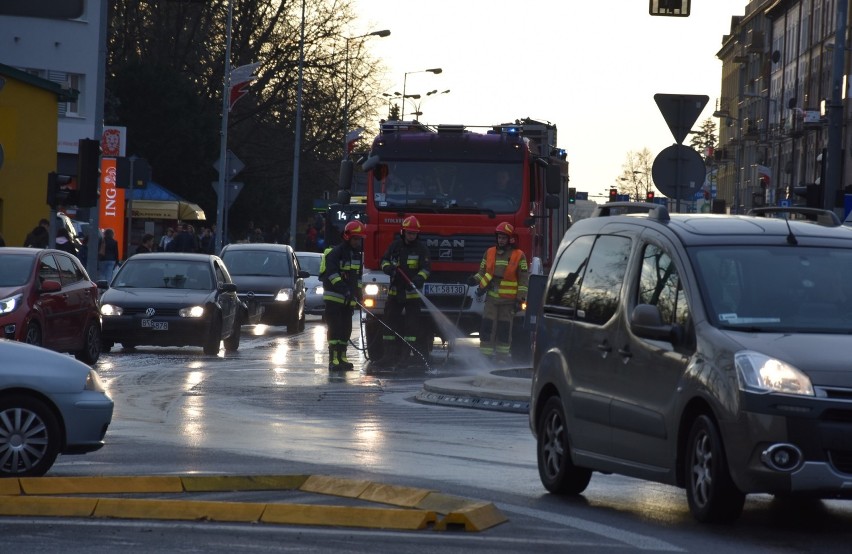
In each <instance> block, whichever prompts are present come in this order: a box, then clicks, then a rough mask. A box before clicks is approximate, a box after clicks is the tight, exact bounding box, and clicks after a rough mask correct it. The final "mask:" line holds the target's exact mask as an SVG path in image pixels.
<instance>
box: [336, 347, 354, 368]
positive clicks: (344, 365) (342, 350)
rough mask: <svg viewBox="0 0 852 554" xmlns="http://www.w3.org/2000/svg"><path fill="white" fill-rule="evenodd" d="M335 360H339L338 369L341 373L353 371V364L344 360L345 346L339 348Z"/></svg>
mask: <svg viewBox="0 0 852 554" xmlns="http://www.w3.org/2000/svg"><path fill="white" fill-rule="evenodd" d="M337 359H338V360H340V369H342V370H343V371H352V370H353V369H355V364H353V363H352V362H350V361H349V360H348V359H347V358H346V345H345V344H344V345H343V346H341V347H339V353H338V356H337Z"/></svg>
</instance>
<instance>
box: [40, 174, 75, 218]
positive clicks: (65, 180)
mask: <svg viewBox="0 0 852 554" xmlns="http://www.w3.org/2000/svg"><path fill="white" fill-rule="evenodd" d="M70 183H71V177H70V176H68V175H57V174H56V173H55V172H53V171H51V172H50V173H48V174H47V205H48V206H50V207H51V209H54V210H55V209H56V208H57V207H59V206H73V205H75V204H76V203H77V194H76V191H74V190H73V189H71V188H69V187H68V185H69V184H70Z"/></svg>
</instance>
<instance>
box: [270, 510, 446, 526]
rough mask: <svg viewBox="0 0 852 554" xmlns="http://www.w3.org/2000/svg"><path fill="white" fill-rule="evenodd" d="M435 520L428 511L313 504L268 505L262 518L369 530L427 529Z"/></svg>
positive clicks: (275, 521) (300, 523) (297, 523)
mask: <svg viewBox="0 0 852 554" xmlns="http://www.w3.org/2000/svg"><path fill="white" fill-rule="evenodd" d="M435 519H436V516H435V513H434V512H429V511H426V510H399V509H393V508H361V507H351V506H345V507H344V506H313V505H309V504H268V505H267V507H266V511H265V512H263V516H262V517H261V519H260V521H261V522H263V523H286V524H290V525H326V526H327V525H334V526H338V527H363V528H370V529H402V530H405V529H407V530H418V529H425V528H426V526H427V525H429V524H430V523H434V522H435Z"/></svg>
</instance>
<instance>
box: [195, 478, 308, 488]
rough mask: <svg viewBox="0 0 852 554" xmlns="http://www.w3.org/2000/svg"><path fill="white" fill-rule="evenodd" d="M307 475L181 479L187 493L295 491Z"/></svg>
mask: <svg viewBox="0 0 852 554" xmlns="http://www.w3.org/2000/svg"><path fill="white" fill-rule="evenodd" d="M307 479H308V476H307V475H191V476H188V477H181V481H182V482H183V488H184V490H186V491H187V492H218V491H284V490H297V489H298V488H299V487H301V486H302V485H303V484H304V483H305V481H306V480H307Z"/></svg>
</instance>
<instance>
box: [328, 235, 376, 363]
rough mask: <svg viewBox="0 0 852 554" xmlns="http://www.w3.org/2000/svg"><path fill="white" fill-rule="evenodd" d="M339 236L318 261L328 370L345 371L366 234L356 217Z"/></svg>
mask: <svg viewBox="0 0 852 554" xmlns="http://www.w3.org/2000/svg"><path fill="white" fill-rule="evenodd" d="M342 236H343V241H342V242H341V243H340V244H338V245H337V246H335V247H334V248H329V249H326V251H325V253H324V254H323V257H322V261H321V262H320V278H321V279H322V284H323V288H324V289H325V292H324V293H323V296H322V298H323V300H324V301H325V319H326V324H327V326H328V330H327V332H326V337H327V339H328V369H329V371H349V370H351V369H354V367H355V366H354V365H353V364H352V363H350V362H349V360H348V359H347V358H346V348H347V346H348V345H349V337H350V335H352V316H353V314H354V313H355V306H357V303H358V302H361V292H362V291H361V250H362V248H363V246H364V237H366V236H367V235H366V226H365V225H364V224H363V223H361V222H360V221H350V222H349V223H347V224H346V227H344V228H343V235H342Z"/></svg>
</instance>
